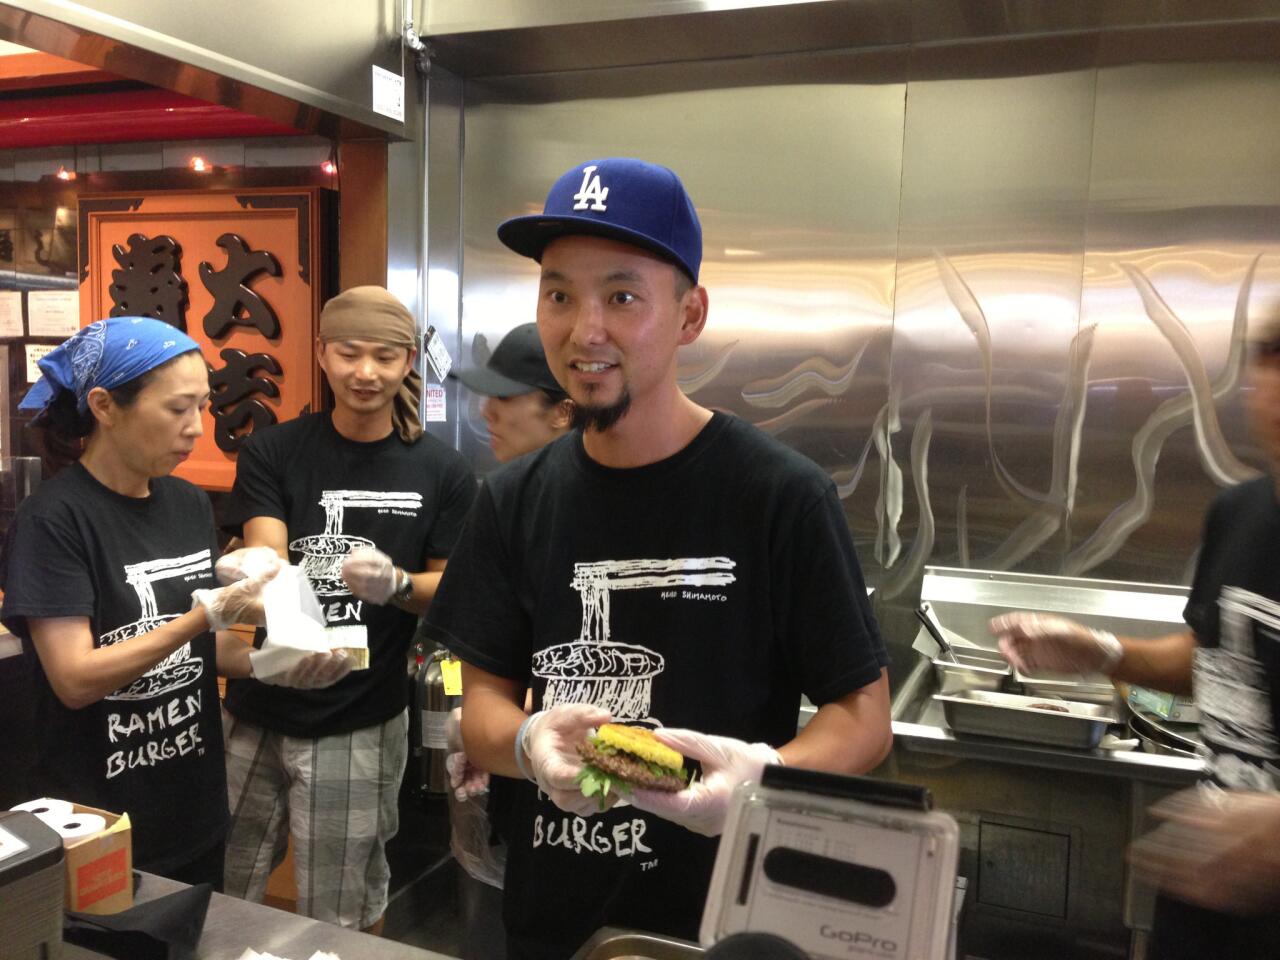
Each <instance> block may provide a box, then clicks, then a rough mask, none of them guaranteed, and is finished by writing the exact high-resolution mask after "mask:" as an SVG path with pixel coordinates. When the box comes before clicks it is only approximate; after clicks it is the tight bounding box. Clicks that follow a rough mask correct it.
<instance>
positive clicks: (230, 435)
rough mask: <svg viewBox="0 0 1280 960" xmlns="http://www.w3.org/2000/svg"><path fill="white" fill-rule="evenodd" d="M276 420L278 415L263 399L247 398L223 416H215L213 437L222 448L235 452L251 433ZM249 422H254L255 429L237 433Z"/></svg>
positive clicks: (228, 451)
mask: <svg viewBox="0 0 1280 960" xmlns="http://www.w3.org/2000/svg"><path fill="white" fill-rule="evenodd" d="M275 422H276V415H275V414H274V413H273V412H272V411H271V410H270V409H269V408H268V407H267V406H266V405H265V404H263V403H262V401H261V400H245V401H244V402H243V403H241V404H240V405H239V406H236V407H233V408H232V409H230V410H228V411H227V412H226V413H224V414H222V415H221V416H218V417H214V420H213V439H214V442H215V443H217V445H218V448H219V449H220V450H224V451H226V452H227V453H235V452H236V451H237V450H239V449H240V447H241V445H242V444H243V443H244V442H245V440H247V439H248V438H249V434H250V433H256V432H257V431H259V430H261V429H262V428H263V427H269V426H271V425H272V424H273V423H275ZM248 423H252V424H253V430H252V431H246V432H244V433H241V434H239V435H237V434H236V431H237V430H239V429H240V428H241V427H243V426H245V425H246V424H248Z"/></svg>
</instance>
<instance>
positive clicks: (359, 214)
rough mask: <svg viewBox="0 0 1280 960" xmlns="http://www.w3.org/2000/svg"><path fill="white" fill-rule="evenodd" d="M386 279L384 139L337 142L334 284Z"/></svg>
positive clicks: (346, 285)
mask: <svg viewBox="0 0 1280 960" xmlns="http://www.w3.org/2000/svg"><path fill="white" fill-rule="evenodd" d="M369 283H373V284H377V285H378V286H381V287H385V286H386V285H387V143H386V141H385V140H344V141H341V142H340V143H339V144H338V285H339V289H340V290H348V289H350V288H351V287H357V286H361V285H363V284H369Z"/></svg>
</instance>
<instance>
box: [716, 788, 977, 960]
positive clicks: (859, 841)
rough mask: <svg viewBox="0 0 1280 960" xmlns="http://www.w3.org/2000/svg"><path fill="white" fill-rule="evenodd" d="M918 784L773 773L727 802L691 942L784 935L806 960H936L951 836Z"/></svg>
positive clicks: (943, 953) (954, 850)
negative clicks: (756, 934) (694, 938)
mask: <svg viewBox="0 0 1280 960" xmlns="http://www.w3.org/2000/svg"><path fill="white" fill-rule="evenodd" d="M931 808H932V799H931V797H930V795H929V792H928V791H927V790H925V789H924V788H922V787H912V786H907V785H904V784H896V783H888V782H885V781H880V780H870V779H867V778H863V777H844V776H839V775H836V774H829V773H820V772H817V771H812V770H798V769H795V768H791V767H780V766H770V767H766V768H765V772H764V775H763V776H762V777H761V782H760V783H759V784H755V783H746V784H743V785H742V786H740V787H739V788H738V789H737V791H735V793H734V797H733V802H732V805H731V807H730V809H729V815H728V819H727V821H726V823H725V830H724V833H723V834H722V836H721V838H720V847H719V850H718V852H717V854H716V863H715V869H714V871H713V873H712V876H711V889H710V893H709V895H708V897H707V905H706V910H705V911H704V913H703V916H702V927H701V931H700V939H701V941H702V944H703V945H704V946H711V945H712V944H714V943H716V942H718V941H720V940H722V939H724V938H725V937H728V936H729V935H731V934H733V933H737V932H740V931H758V932H766V933H773V934H776V935H778V936H781V937H783V938H785V939H787V940H789V941H790V942H791V943H793V944H795V945H796V946H797V947H799V948H800V949H801V950H804V951H805V952H806V953H808V954H809V956H811V957H813V958H814V960H850V958H868V960H869V958H876V960H896V958H902V960H908V958H910V960H945V958H947V957H948V956H949V951H951V950H952V949H953V947H952V946H951V934H952V921H953V909H952V907H953V901H954V896H955V887H956V864H957V860H958V857H959V850H960V831H959V828H958V827H957V826H956V822H955V820H954V819H952V818H951V817H950V816H948V815H947V814H945V813H940V812H937V811H934V810H932V809H931Z"/></svg>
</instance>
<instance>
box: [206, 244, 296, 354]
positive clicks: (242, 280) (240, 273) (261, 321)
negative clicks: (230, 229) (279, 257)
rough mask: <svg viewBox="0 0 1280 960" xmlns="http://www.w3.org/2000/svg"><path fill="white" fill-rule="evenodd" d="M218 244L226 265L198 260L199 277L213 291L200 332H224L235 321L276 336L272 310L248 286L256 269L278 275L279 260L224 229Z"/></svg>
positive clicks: (214, 334)
mask: <svg viewBox="0 0 1280 960" xmlns="http://www.w3.org/2000/svg"><path fill="white" fill-rule="evenodd" d="M218 246H220V247H221V248H222V249H223V250H225V251H226V252H227V265H226V266H225V267H223V268H222V269H221V270H214V269H213V264H211V263H209V262H208V261H207V260H206V261H204V262H203V263H201V264H200V279H201V280H202V281H203V282H204V286H205V289H206V290H208V291H209V292H210V293H211V294H213V306H212V307H211V308H210V309H209V312H208V313H206V314H205V315H204V332H205V334H206V335H208V336H209V338H210V339H213V340H217V339H218V338H220V337H222V336H224V335H225V334H226V332H227V328H228V327H230V326H233V325H235V324H242V325H244V326H247V327H256V328H257V329H258V332H259V333H261V334H262V335H263V336H264V337H267V338H268V339H271V338H274V337H278V336H280V321H279V320H278V319H276V315H275V311H273V310H272V309H271V307H270V306H269V305H268V304H267V302H266V301H265V300H263V299H262V297H260V296H259V295H258V294H256V293H254V292H253V291H252V290H250V289H249V286H248V284H249V281H250V280H252V279H253V278H254V277H256V276H257V275H258V274H260V273H265V274H267V275H268V276H272V277H278V276H280V264H279V263H278V262H277V261H276V258H275V257H273V256H272V255H271V254H270V253H269V252H268V251H266V250H252V251H251V250H250V249H249V245H248V244H247V243H245V242H244V239H243V238H242V237H240V236H238V235H237V234H234V233H224V234H223V235H222V236H220V237H219V238H218Z"/></svg>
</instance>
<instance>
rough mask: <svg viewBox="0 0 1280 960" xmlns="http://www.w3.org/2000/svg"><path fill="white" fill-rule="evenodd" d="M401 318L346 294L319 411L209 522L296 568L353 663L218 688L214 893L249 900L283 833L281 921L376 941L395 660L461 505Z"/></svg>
mask: <svg viewBox="0 0 1280 960" xmlns="http://www.w3.org/2000/svg"><path fill="white" fill-rule="evenodd" d="M417 339H418V338H417V330H416V325H415V323H414V319H413V316H412V314H410V313H409V311H408V310H407V309H406V308H405V307H404V305H403V304H402V303H400V301H399V300H397V299H396V298H395V297H394V296H392V295H391V294H390V293H388V292H387V291H386V290H384V289H382V288H381V287H374V286H364V287H355V288H353V289H350V290H347V291H346V292H344V293H342V294H340V295H339V296H337V297H334V298H333V299H332V300H330V301H329V302H328V303H327V304H326V305H325V307H324V310H323V311H322V312H321V315H320V337H319V341H318V343H317V346H316V351H317V355H318V359H319V363H320V368H321V369H322V370H323V371H324V373H325V377H326V379H327V380H328V383H329V386H330V388H331V389H332V390H333V397H334V406H333V409H332V410H328V411H324V412H321V413H313V414H309V415H305V416H302V417H299V418H297V419H296V420H292V421H290V422H288V423H283V424H279V425H276V426H273V427H269V428H267V429H266V430H262V431H255V432H254V433H253V434H252V435H251V436H250V438H249V440H248V441H247V442H246V443H245V445H244V446H243V447H242V448H241V450H240V454H239V457H238V460H237V463H236V481H235V487H234V488H233V490H232V492H231V497H230V501H231V503H230V506H229V509H228V511H227V514H226V521H227V525H228V528H229V529H230V531H231V532H233V533H236V534H239V535H240V536H243V538H244V541H245V543H246V545H247V546H249V547H261V546H266V547H271V548H272V549H274V550H275V551H276V552H277V553H278V554H279V555H280V556H281V557H284V558H287V559H288V560H289V561H290V562H291V563H294V564H296V565H298V566H299V567H301V569H302V571H303V573H305V574H306V576H307V578H308V580H309V581H310V583H311V586H312V588H313V589H314V591H315V593H316V595H317V597H318V599H319V601H320V604H321V606H322V608H323V611H324V615H325V618H326V621H327V623H328V626H327V632H328V633H329V636H330V641H331V644H332V646H333V647H334V648H337V649H344V650H346V651H347V653H348V655H349V656H351V657H352V658H354V659H355V660H356V665H357V669H354V670H352V672H351V673H350V674H349V675H348V676H347V677H346V678H345V679H344V680H342V681H341V682H339V683H338V684H336V685H334V686H332V687H330V688H329V689H327V690H323V691H299V692H295V691H281V690H279V689H272V688H269V687H266V686H264V685H263V684H262V683H260V682H258V681H256V680H238V681H233V682H232V683H230V684H228V686H227V695H226V703H225V712H224V716H223V729H224V732H225V738H226V746H227V781H228V787H229V792H230V800H231V817H232V823H231V831H230V834H229V836H228V840H227V869H226V891H227V893H230V894H234V895H236V896H240V897H245V898H248V899H253V900H261V899H262V896H263V893H264V892H265V889H266V883H267V878H268V876H269V875H270V873H271V870H272V869H273V868H274V866H275V865H276V864H278V863H279V862H280V860H281V859H282V858H283V856H284V852H285V848H286V843H287V840H288V838H289V836H290V834H291V835H292V837H293V844H294V867H295V875H296V878H297V882H298V912H299V913H302V914H305V915H307V916H310V917H314V918H316V919H320V920H326V921H328V922H330V923H337V924H340V925H342V926H347V927H355V928H360V929H364V930H373V931H375V932H376V931H377V930H379V929H380V928H381V923H382V915H383V913H384V911H385V909H386V903H387V888H388V881H389V879H390V871H389V868H388V865H387V859H386V853H385V850H386V843H387V840H389V839H390V838H391V837H393V836H394V835H395V833H396V830H397V827H398V822H399V820H398V807H397V796H398V794H399V790H400V782H401V779H402V778H403V776H404V769H405V763H406V759H407V755H408V714H407V712H406V707H407V702H408V698H407V692H408V685H407V683H406V681H405V670H406V658H407V655H408V648H409V643H410V640H411V639H412V636H413V633H414V629H415V626H416V622H417V615H419V614H421V613H422V611H423V610H424V609H426V606H427V604H428V603H429V602H430V601H431V598H432V596H433V595H434V593H435V591H436V587H437V585H438V584H439V582H440V574H441V571H442V570H443V569H444V565H445V560H446V558H447V557H448V556H449V551H450V550H451V549H452V547H453V543H454V541H455V539H456V538H457V535H458V531H459V530H460V529H461V526H462V521H463V518H464V516H465V514H466V512H467V510H468V508H469V507H470V505H471V501H472V499H473V497H474V495H475V479H474V477H473V475H472V473H471V470H470V469H469V468H468V466H467V464H466V462H465V461H464V460H463V459H462V457H461V455H460V454H458V453H457V451H455V450H452V449H451V448H449V447H447V446H446V445H444V444H443V443H440V442H439V441H438V440H436V439H434V438H433V437H430V436H428V435H426V434H424V433H423V432H422V427H421V424H420V423H419V420H418V402H419V397H420V395H421V378H420V376H419V374H418V373H417V371H416V370H415V368H414V361H415V359H416V350H415V347H416V344H417Z"/></svg>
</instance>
